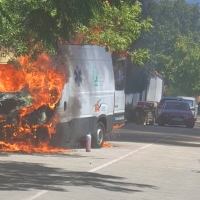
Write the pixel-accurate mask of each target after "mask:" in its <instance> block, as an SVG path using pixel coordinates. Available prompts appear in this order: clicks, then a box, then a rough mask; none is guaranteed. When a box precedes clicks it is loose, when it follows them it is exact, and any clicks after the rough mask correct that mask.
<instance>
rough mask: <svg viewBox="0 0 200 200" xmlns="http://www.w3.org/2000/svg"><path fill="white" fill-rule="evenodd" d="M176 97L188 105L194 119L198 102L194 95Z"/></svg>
mask: <svg viewBox="0 0 200 200" xmlns="http://www.w3.org/2000/svg"><path fill="white" fill-rule="evenodd" d="M178 98H182V99H183V100H184V101H186V102H187V103H188V105H189V106H190V110H191V111H192V114H193V115H194V119H195V121H196V120H197V114H198V103H197V102H196V99H195V98H194V97H186V96H179V97H178Z"/></svg>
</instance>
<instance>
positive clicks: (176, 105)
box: [158, 100, 195, 128]
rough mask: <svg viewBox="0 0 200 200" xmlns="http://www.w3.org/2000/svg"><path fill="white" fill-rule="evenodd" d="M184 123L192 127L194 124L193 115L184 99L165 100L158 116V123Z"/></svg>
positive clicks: (162, 124) (161, 124)
mask: <svg viewBox="0 0 200 200" xmlns="http://www.w3.org/2000/svg"><path fill="white" fill-rule="evenodd" d="M165 124H168V125H185V126H186V127H188V128H193V127H194V125H195V119H194V115H193V114H192V111H191V110H190V107H189V105H188V103H187V102H185V101H172V100H170V101H165V103H164V105H163V107H162V110H161V112H160V114H159V116H158V125H160V126H164V125H165Z"/></svg>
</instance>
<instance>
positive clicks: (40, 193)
mask: <svg viewBox="0 0 200 200" xmlns="http://www.w3.org/2000/svg"><path fill="white" fill-rule="evenodd" d="M47 192H48V190H41V191H40V192H38V193H37V194H36V195H34V196H32V197H31V198H29V199H27V200H34V199H37V198H38V197H40V196H42V195H44V194H46V193H47Z"/></svg>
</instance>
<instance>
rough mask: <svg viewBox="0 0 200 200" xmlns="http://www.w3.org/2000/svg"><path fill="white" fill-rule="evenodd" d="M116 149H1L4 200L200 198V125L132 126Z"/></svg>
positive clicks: (0, 195) (115, 137)
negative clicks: (42, 151)
mask: <svg viewBox="0 0 200 200" xmlns="http://www.w3.org/2000/svg"><path fill="white" fill-rule="evenodd" d="M108 140H110V141H109V143H110V144H112V145H113V147H112V148H103V149H100V150H99V149H92V151H91V152H86V151H85V150H84V149H73V151H72V152H71V153H58V154H31V155H30V154H20V153H0V200H66V199H70V200H102V199H104V200H118V199H120V200H129V199H130V200H133V199H136V200H199V199H200V124H199V123H196V126H195V128H194V129H187V128H183V127H159V126H142V125H139V126H138V125H134V124H127V125H125V126H124V127H123V128H122V129H120V130H116V131H115V132H114V133H113V134H111V135H110V136H109V138H108Z"/></svg>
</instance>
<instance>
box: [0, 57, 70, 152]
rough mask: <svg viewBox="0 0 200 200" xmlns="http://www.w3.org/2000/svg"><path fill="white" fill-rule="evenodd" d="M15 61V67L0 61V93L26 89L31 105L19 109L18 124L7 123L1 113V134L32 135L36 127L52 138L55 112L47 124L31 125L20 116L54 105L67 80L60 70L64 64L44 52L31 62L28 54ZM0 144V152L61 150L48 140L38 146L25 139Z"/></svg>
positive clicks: (13, 135) (55, 119) (57, 117)
mask: <svg viewBox="0 0 200 200" xmlns="http://www.w3.org/2000/svg"><path fill="white" fill-rule="evenodd" d="M18 62H19V68H18V69H16V68H15V67H14V66H12V65H8V64H0V92H3V93H4V92H17V91H20V90H22V89H23V88H25V89H26V90H27V92H28V93H29V94H30V95H31V98H32V104H31V105H30V106H29V107H23V108H21V109H19V110H18V115H19V118H20V122H19V124H17V125H16V124H6V119H5V118H4V116H0V122H4V125H3V130H2V134H3V135H2V136H3V137H4V138H6V136H7V131H8V132H10V131H12V137H10V138H9V139H11V141H12V139H15V138H17V136H21V135H22V134H24V135H28V134H29V135H31V134H32V136H33V138H35V137H36V136H35V135H34V134H35V133H34V131H35V132H36V130H37V129H38V128H40V127H44V128H46V129H47V130H48V134H49V136H50V137H51V134H53V133H55V127H56V125H57V123H58V122H59V116H58V115H54V116H53V117H52V118H51V119H49V121H48V123H45V124H37V125H32V127H31V126H30V125H29V124H28V122H27V123H26V120H24V119H23V117H24V116H25V115H27V114H29V113H32V112H33V111H34V110H37V109H38V108H40V107H42V106H48V107H49V109H51V110H53V109H54V108H55V105H56V104H57V103H58V101H59V99H60V97H61V94H62V90H63V87H64V84H65V83H66V82H67V75H66V73H63V70H64V66H62V64H60V63H59V62H58V60H53V59H51V58H50V57H49V56H48V55H46V54H45V53H43V54H41V55H40V56H39V57H38V59H37V60H36V61H34V62H31V61H30V58H29V56H21V57H20V58H19V59H18ZM58 69H59V70H60V71H58ZM22 122H23V125H22ZM0 145H2V148H1V149H0V151H20V149H21V151H25V152H28V153H29V152H54V151H55V152H57V151H64V150H59V149H55V148H51V147H50V146H49V145H48V144H47V143H46V144H40V145H39V146H38V147H34V146H33V145H32V144H31V143H30V142H28V143H26V142H25V143H24V141H23V142H21V143H19V142H16V143H14V144H11V143H4V142H1V143H0Z"/></svg>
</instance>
